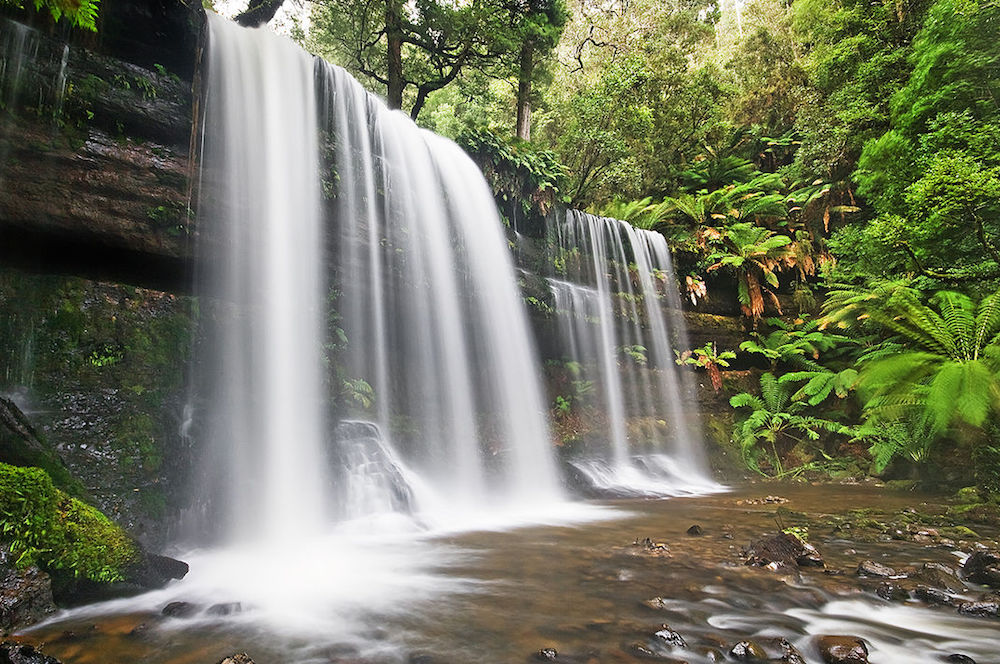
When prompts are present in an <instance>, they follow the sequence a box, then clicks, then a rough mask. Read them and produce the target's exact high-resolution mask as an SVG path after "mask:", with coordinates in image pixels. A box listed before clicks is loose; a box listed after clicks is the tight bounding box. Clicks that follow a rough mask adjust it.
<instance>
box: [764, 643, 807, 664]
mask: <svg viewBox="0 0 1000 664" xmlns="http://www.w3.org/2000/svg"><path fill="white" fill-rule="evenodd" d="M757 643H758V645H760V646H761V647H762V648H763V649H764V652H765V653H766V654H767V657H768V659H770V660H771V661H773V662H784V663H785V664H805V658H803V657H802V654H801V653H800V652H799V651H798V650H797V649H796V648H795V646H793V645H792V644H791V643H790V642H789V641H788V639H786V638H784V637H777V638H769V639H759V640H758V641H757Z"/></svg>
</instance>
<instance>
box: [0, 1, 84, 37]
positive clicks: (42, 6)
mask: <svg viewBox="0 0 1000 664" xmlns="http://www.w3.org/2000/svg"><path fill="white" fill-rule="evenodd" d="M30 2H31V3H32V4H33V5H34V6H35V11H42V10H47V11H48V12H49V14H51V16H52V19H53V20H55V21H59V20H60V19H63V18H65V19H66V21H67V22H68V23H69V24H70V25H72V26H73V27H75V28H81V29H83V30H90V31H91V32H97V14H98V11H99V9H100V7H99V5H100V0H30ZM3 4H6V5H12V6H14V7H18V8H23V7H24V1H23V0H3Z"/></svg>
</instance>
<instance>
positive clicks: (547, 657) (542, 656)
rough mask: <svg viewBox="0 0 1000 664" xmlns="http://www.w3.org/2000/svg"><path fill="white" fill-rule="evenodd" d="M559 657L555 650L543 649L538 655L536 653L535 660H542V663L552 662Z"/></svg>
mask: <svg viewBox="0 0 1000 664" xmlns="http://www.w3.org/2000/svg"><path fill="white" fill-rule="evenodd" d="M558 656H559V653H558V652H556V649H555V648H542V649H541V650H539V651H538V652H537V653H535V659H537V660H540V661H542V662H551V661H553V660H554V659H555V658H556V657H558Z"/></svg>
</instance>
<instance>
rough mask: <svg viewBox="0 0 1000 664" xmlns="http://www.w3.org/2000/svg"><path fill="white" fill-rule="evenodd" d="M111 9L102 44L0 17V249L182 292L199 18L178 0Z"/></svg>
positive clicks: (33, 262) (2, 254)
mask: <svg viewBox="0 0 1000 664" xmlns="http://www.w3.org/2000/svg"><path fill="white" fill-rule="evenodd" d="M106 10H107V11H106V12H105V23H106V24H108V25H107V27H106V28H104V30H105V32H102V33H101V35H102V38H101V41H100V42H99V43H98V44H96V46H97V47H98V48H99V49H101V50H103V51H104V53H103V54H99V53H98V52H95V51H91V50H89V49H88V48H85V47H83V46H79V45H76V44H72V43H71V44H66V43H64V42H62V41H60V40H57V39H53V38H50V37H48V36H46V35H45V34H43V32H41V31H39V30H36V29H32V28H28V27H26V26H24V25H23V24H20V23H15V22H13V21H9V20H4V21H2V23H0V37H2V44H3V53H0V57H2V59H3V60H4V63H5V65H6V66H5V69H4V76H3V79H2V81H0V86H2V94H3V105H4V113H3V119H2V121H0V260H2V261H3V262H4V263H5V264H8V265H17V266H21V267H26V268H29V269H31V270H35V271H46V272H68V273H74V274H83V275H88V276H98V277H102V278H111V279H114V280H118V281H124V282H127V283H135V284H142V285H151V286H157V287H161V288H168V289H170V290H183V289H186V288H187V284H188V282H189V279H188V275H189V274H190V272H191V270H190V264H191V247H192V242H191V239H192V235H193V227H192V224H191V221H190V220H191V217H192V215H191V208H192V199H193V196H192V192H193V188H192V174H193V172H194V171H193V162H192V158H191V150H190V146H191V145H192V138H191V136H192V127H193V126H194V125H193V117H194V113H193V110H192V109H193V97H192V86H193V79H194V76H193V72H194V66H195V62H196V59H197V57H198V51H197V43H198V42H197V39H198V37H197V34H198V33H197V30H198V29H199V28H198V27H197V26H198V25H200V23H199V22H198V19H197V15H196V14H194V13H193V12H192V11H191V10H189V9H188V8H187V7H186V6H185V5H183V4H181V3H180V2H178V1H175V2H166V1H165V0H164V1H161V2H155V1H154V2H151V3H149V4H148V5H147V4H146V3H124V2H112V3H110V6H106ZM130 20H132V21H133V23H131V24H130V23H129V21H130ZM151 24H155V26H156V27H150V26H151ZM115 26H117V27H115ZM144 38H145V39H146V40H147V41H146V42H145V46H144V47H142V48H140V46H141V41H142V39H144ZM121 56H124V57H127V58H131V59H132V60H133V61H128V60H125V59H121ZM163 63H169V65H168V64H163Z"/></svg>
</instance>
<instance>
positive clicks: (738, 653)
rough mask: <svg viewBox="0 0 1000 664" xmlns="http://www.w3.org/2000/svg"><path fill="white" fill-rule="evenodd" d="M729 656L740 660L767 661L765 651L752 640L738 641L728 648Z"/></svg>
mask: <svg viewBox="0 0 1000 664" xmlns="http://www.w3.org/2000/svg"><path fill="white" fill-rule="evenodd" d="M729 656H730V657H732V658H733V659H735V660H737V661H740V662H758V661H761V662H763V661H767V651H765V650H764V649H763V648H762V647H761V646H760V645H759V644H757V643H755V642H753V641H740V642H738V643H735V644H733V647H732V648H730V649H729Z"/></svg>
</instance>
